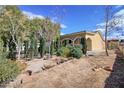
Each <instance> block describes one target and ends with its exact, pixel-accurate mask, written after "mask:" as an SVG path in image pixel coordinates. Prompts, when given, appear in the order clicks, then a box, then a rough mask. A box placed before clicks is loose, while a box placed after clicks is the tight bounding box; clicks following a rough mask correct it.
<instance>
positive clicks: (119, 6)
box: [115, 5, 123, 9]
mask: <svg viewBox="0 0 124 93" xmlns="http://www.w3.org/2000/svg"><path fill="white" fill-rule="evenodd" d="M122 6H123V5H116V6H115V8H116V9H117V8H121V7H122Z"/></svg>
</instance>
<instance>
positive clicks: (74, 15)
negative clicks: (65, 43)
mask: <svg viewBox="0 0 124 93" xmlns="http://www.w3.org/2000/svg"><path fill="white" fill-rule="evenodd" d="M19 8H20V9H21V10H22V11H23V12H25V14H27V15H29V16H39V17H41V18H44V17H46V16H48V17H50V18H51V19H52V20H55V19H56V15H59V16H58V17H59V18H58V20H57V21H58V22H60V23H61V25H62V30H61V32H62V33H64V34H68V33H73V32H78V31H83V30H86V31H92V30H95V29H97V24H101V23H103V22H104V6H95V5H92V6H91V5H90V6H84V5H83V6H75V5H74V6H72V5H71V6H70V5H69V6H49V5H48V6H46V5H44V6H43V5H39V6H38V5H33V6H31V5H30V6H29V5H27V6H19ZM123 9H124V7H123V6H114V11H115V13H117V12H119V11H120V10H123Z"/></svg>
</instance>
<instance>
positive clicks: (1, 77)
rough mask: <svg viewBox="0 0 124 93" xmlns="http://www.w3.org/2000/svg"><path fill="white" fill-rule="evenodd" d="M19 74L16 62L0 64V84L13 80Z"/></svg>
mask: <svg viewBox="0 0 124 93" xmlns="http://www.w3.org/2000/svg"><path fill="white" fill-rule="evenodd" d="M19 72H20V69H19V67H18V65H17V63H16V62H13V61H6V62H0V84H1V83H5V82H8V81H10V80H13V79H14V78H15V77H16V76H17V75H18V74H19Z"/></svg>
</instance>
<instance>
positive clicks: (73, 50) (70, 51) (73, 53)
mask: <svg viewBox="0 0 124 93" xmlns="http://www.w3.org/2000/svg"><path fill="white" fill-rule="evenodd" d="M57 55H58V56H63V57H74V58H77V59H79V58H80V57H81V56H82V50H81V49H80V48H79V47H73V46H67V47H61V48H60V49H59V50H58V52H57Z"/></svg>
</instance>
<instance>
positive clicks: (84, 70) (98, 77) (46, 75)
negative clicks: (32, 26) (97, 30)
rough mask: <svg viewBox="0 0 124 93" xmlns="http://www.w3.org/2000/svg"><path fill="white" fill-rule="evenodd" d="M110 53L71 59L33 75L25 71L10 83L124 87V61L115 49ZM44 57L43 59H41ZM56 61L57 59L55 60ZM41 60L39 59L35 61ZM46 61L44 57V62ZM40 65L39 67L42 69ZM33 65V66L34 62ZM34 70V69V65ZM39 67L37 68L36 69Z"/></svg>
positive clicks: (49, 85) (27, 85)
mask: <svg viewBox="0 0 124 93" xmlns="http://www.w3.org/2000/svg"><path fill="white" fill-rule="evenodd" d="M109 54H110V56H108V57H107V56H105V54H104V53H103V52H102V53H100V54H99V55H94V56H87V57H82V58H81V59H71V60H69V61H67V62H64V63H61V64H58V65H55V66H53V67H51V68H49V69H45V70H41V71H37V72H34V73H33V74H32V75H31V76H29V75H27V74H25V73H22V74H21V75H19V76H18V77H17V79H16V80H15V81H13V82H11V83H10V84H9V85H8V86H7V87H22V88H27V87H28V88H103V87H123V85H122V84H123V81H124V70H123V69H124V63H123V62H122V60H120V59H117V58H116V54H115V53H114V51H109ZM39 61H40V59H39ZM51 62H53V61H51ZM32 63H33V64H34V63H37V62H36V60H35V62H32ZM42 63H44V61H43V60H41V63H40V64H41V65H42V66H43V64H42ZM40 64H39V65H35V66H33V67H37V68H38V69H40V68H41V67H38V66H40ZM28 67H29V68H33V67H32V66H31V63H30V65H29V66H28ZM32 70H33V69H32ZM36 70H37V69H36Z"/></svg>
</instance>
